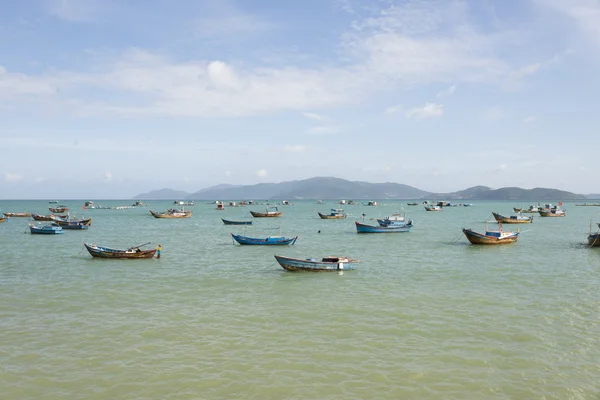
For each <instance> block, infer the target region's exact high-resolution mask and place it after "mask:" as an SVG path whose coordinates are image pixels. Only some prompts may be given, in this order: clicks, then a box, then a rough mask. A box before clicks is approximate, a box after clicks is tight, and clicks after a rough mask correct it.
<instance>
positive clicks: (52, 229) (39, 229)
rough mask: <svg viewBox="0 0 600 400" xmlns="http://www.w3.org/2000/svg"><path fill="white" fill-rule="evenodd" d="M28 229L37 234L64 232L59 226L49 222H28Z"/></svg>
mask: <svg viewBox="0 0 600 400" xmlns="http://www.w3.org/2000/svg"><path fill="white" fill-rule="evenodd" d="M28 225H29V231H30V232H31V233H33V234H38V235H55V234H59V233H64V232H63V229H62V227H61V226H59V225H58V224H56V223H54V222H53V223H51V224H48V225H44V226H35V225H34V224H28Z"/></svg>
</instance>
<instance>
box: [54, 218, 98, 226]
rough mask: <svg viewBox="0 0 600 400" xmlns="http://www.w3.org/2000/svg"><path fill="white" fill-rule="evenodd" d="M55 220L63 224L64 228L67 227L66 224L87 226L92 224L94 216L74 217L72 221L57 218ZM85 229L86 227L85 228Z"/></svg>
mask: <svg viewBox="0 0 600 400" xmlns="http://www.w3.org/2000/svg"><path fill="white" fill-rule="evenodd" d="M54 222H56V223H57V224H58V225H60V226H62V227H63V228H65V227H66V226H69V225H76V224H79V225H85V226H92V218H88V219H72V220H70V221H67V220H60V219H55V220H54ZM73 229H77V228H73ZM83 229H85V228H83Z"/></svg>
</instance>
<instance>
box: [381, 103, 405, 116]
mask: <svg viewBox="0 0 600 400" xmlns="http://www.w3.org/2000/svg"><path fill="white" fill-rule="evenodd" d="M403 109H404V107H403V106H402V104H396V105H395V106H390V107H388V108H386V109H385V113H386V114H396V113H398V112H400V111H402V110H403Z"/></svg>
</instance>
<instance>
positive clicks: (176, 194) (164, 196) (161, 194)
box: [134, 189, 190, 200]
mask: <svg viewBox="0 0 600 400" xmlns="http://www.w3.org/2000/svg"><path fill="white" fill-rule="evenodd" d="M189 195H190V194H189V193H188V192H184V191H183V190H173V189H159V190H152V191H151V192H148V193H142V194H138V195H137V196H135V197H134V199H139V200H179V199H185V198H186V197H187V196H189Z"/></svg>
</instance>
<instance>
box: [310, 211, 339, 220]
mask: <svg viewBox="0 0 600 400" xmlns="http://www.w3.org/2000/svg"><path fill="white" fill-rule="evenodd" d="M317 213H318V214H319V217H320V218H321V219H344V218H346V214H341V215H329V214H321V213H320V212H318V211H317Z"/></svg>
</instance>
